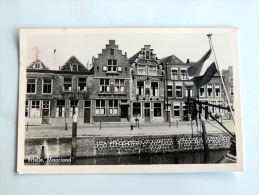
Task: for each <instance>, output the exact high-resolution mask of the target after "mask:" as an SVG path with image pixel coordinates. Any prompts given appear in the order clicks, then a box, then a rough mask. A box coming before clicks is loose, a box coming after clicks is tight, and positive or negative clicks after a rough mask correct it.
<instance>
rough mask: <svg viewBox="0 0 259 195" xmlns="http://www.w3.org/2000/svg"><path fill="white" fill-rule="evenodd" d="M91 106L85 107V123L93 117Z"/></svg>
mask: <svg viewBox="0 0 259 195" xmlns="http://www.w3.org/2000/svg"><path fill="white" fill-rule="evenodd" d="M90 113H91V108H85V110H84V123H90V118H91V114H90Z"/></svg>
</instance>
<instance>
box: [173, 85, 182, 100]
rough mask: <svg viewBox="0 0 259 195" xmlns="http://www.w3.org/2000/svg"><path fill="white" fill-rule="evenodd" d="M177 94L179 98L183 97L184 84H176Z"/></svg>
mask: <svg viewBox="0 0 259 195" xmlns="http://www.w3.org/2000/svg"><path fill="white" fill-rule="evenodd" d="M175 96H176V97H177V98H181V97H183V88H182V86H180V85H178V86H175Z"/></svg>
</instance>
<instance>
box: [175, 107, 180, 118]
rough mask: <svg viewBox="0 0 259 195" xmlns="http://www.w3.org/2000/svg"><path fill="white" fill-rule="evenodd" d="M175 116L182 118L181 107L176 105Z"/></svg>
mask: <svg viewBox="0 0 259 195" xmlns="http://www.w3.org/2000/svg"><path fill="white" fill-rule="evenodd" d="M174 116H180V105H174Z"/></svg>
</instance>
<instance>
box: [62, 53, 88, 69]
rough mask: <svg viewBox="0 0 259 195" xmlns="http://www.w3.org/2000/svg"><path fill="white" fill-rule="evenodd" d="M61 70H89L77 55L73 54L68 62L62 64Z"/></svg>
mask: <svg viewBox="0 0 259 195" xmlns="http://www.w3.org/2000/svg"><path fill="white" fill-rule="evenodd" d="M60 70H65V71H88V70H87V68H86V67H85V66H84V65H83V64H82V63H81V62H80V61H79V60H78V59H77V58H76V57H75V56H71V57H70V58H69V59H68V60H67V62H66V63H65V64H64V65H63V66H61V68H60Z"/></svg>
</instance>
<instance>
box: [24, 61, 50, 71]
mask: <svg viewBox="0 0 259 195" xmlns="http://www.w3.org/2000/svg"><path fill="white" fill-rule="evenodd" d="M36 64H38V65H40V66H39V67H38V68H35V65H36ZM27 69H41V70H48V69H49V68H48V67H47V66H46V65H45V64H44V63H43V62H42V61H41V60H35V61H33V62H32V63H31V64H30V65H29V66H28V67H27Z"/></svg>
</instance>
